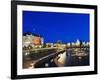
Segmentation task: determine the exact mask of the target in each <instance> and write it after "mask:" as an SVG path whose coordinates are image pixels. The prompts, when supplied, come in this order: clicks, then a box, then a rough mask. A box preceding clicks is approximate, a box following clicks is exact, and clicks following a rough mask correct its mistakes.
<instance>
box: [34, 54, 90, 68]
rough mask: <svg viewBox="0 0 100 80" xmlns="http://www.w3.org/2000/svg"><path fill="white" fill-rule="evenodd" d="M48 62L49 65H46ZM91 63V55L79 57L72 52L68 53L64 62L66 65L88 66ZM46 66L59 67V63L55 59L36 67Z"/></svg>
mask: <svg viewBox="0 0 100 80" xmlns="http://www.w3.org/2000/svg"><path fill="white" fill-rule="evenodd" d="M46 64H47V66H46ZM87 65H89V55H87V56H84V57H77V56H72V54H70V53H67V54H66V59H65V62H64V65H63V66H64V67H67V66H70V67H71V66H87ZM44 67H58V64H56V63H55V62H54V61H51V60H50V61H48V62H44V63H42V64H40V65H38V66H36V68H44Z"/></svg>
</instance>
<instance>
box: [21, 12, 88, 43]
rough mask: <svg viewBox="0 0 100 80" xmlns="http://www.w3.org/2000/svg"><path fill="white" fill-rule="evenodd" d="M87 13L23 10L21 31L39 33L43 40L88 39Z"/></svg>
mask: <svg viewBox="0 0 100 80" xmlns="http://www.w3.org/2000/svg"><path fill="white" fill-rule="evenodd" d="M89 26H90V25H89V14H82V13H58V12H36V11H23V33H26V32H32V33H36V34H40V35H41V36H42V37H43V38H44V41H45V42H53V43H54V42H57V41H58V40H61V41H62V42H63V43H66V42H75V41H76V40H77V39H79V40H82V41H89V40H90V39H89V37H90V36H89Z"/></svg>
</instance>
